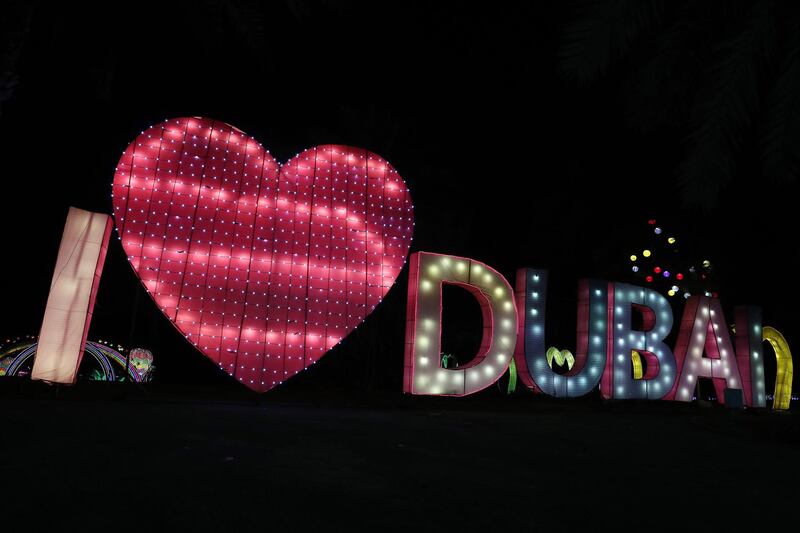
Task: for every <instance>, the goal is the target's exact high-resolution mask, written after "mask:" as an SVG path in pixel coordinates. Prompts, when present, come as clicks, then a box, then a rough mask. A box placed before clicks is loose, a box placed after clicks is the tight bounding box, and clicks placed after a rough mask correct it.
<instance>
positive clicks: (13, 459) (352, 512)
mask: <svg viewBox="0 0 800 533" xmlns="http://www.w3.org/2000/svg"><path fill="white" fill-rule="evenodd" d="M119 390H120V389H114V390H113V391H112V389H110V388H104V389H103V388H101V389H97V390H92V389H86V388H83V389H81V388H80V387H78V388H76V389H71V390H66V391H64V390H62V391H60V392H59V393H58V395H56V394H55V392H54V391H53V390H46V389H43V388H26V387H18V386H13V387H8V386H3V387H0V402H2V404H3V410H2V413H3V417H2V420H3V422H2V438H0V452H1V453H0V488H2V489H3V490H2V494H3V502H4V504H3V506H2V509H3V515H4V517H3V518H2V519H0V524H2V526H0V528H1V529H0V530H2V531H29V530H48V531H76V530H81V529H105V530H108V531H117V530H123V529H124V530H169V531H178V530H180V531H197V530H204V531H240V530H247V531H256V530H257V531H276V530H279V531H281V530H283V531H285V530H298V531H300V530H302V531H354V530H369V531H387V530H389V531H401V530H403V531H417V530H423V531H442V532H457V531H553V530H571V531H585V530H587V529H589V528H592V529H595V530H603V531H607V530H609V529H608V528H609V527H611V529H610V530H611V531H613V530H615V529H617V528H621V529H625V530H640V531H646V530H649V529H657V530H664V529H676V528H678V529H679V530H681V531H683V530H687V529H695V527H697V528H700V529H705V530H707V531H725V530H729V531H734V530H736V531H740V530H742V528H749V527H754V526H765V527H766V526H770V525H775V524H777V523H778V520H779V519H780V518H784V516H785V515H784V513H787V514H788V520H789V524H788V527H789V528H790V529H794V528H796V527H797V519H796V518H795V512H796V510H797V508H798V504H800V483H799V479H798V478H799V476H800V465H799V464H798V458H799V457H798V452H799V451H800V424H798V418H797V416H796V413H793V412H788V413H773V412H770V411H759V412H755V411H733V410H729V409H726V408H723V407H718V406H708V405H698V404H693V405H676V404H669V403H666V402H651V403H603V402H600V401H599V400H584V401H555V400H551V399H545V398H541V397H535V396H533V395H528V394H526V395H521V396H518V397H514V398H504V397H499V396H498V397H483V398H475V399H472V398H466V399H457V398H414V397H408V396H402V395H383V396H377V395H373V396H362V397H358V398H354V397H352V396H341V395H327V396H324V395H317V396H316V397H313V398H311V399H309V398H302V397H299V396H291V395H286V394H283V395H282V394H274V395H272V396H270V395H269V394H268V395H266V396H264V397H263V398H261V399H259V400H255V399H250V400H248V399H247V398H246V397H220V396H218V395H217V396H215V395H213V394H204V393H199V392H198V391H196V390H189V389H186V390H177V389H173V390H168V391H165V390H146V391H145V390H142V389H135V390H134V389H127V391H125V392H124V393H120V392H119ZM109 391H111V392H109ZM765 531H766V529H765Z"/></svg>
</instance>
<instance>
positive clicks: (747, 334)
mask: <svg viewBox="0 0 800 533" xmlns="http://www.w3.org/2000/svg"><path fill="white" fill-rule="evenodd" d="M735 317H736V329H735V333H736V337H735V341H736V364H737V366H738V367H739V376H740V377H741V378H742V389H743V392H744V403H745V405H746V406H748V407H766V405H767V397H766V393H765V388H766V386H765V383H764V353H763V351H762V347H761V345H762V343H763V340H762V337H761V329H762V328H761V308H760V307H751V306H740V307H737V308H736V309H735Z"/></svg>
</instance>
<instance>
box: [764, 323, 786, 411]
mask: <svg viewBox="0 0 800 533" xmlns="http://www.w3.org/2000/svg"><path fill="white" fill-rule="evenodd" d="M763 335H764V340H765V341H767V342H769V344H770V346H772V349H773V350H774V351H775V358H776V360H777V372H776V375H775V399H774V400H773V401H772V408H773V409H788V408H789V402H790V401H791V400H792V378H793V376H794V368H793V366H794V365H793V363H792V352H791V350H789V344H788V343H787V342H786V339H785V338H784V337H783V335H781V332H780V331H778V330H777V329H775V328H773V327H770V326H766V327H765V328H764V334H763Z"/></svg>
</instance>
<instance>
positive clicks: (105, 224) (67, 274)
mask: <svg viewBox="0 0 800 533" xmlns="http://www.w3.org/2000/svg"><path fill="white" fill-rule="evenodd" d="M110 236H111V217H109V216H108V215H103V214H101V213H91V212H89V211H84V210H82V209H76V208H74V207H71V208H70V209H69V214H68V215H67V223H66V225H65V226H64V235H63V236H62V238H61V246H60V247H59V249H58V259H57V260H56V268H55V272H54V273H53V281H52V282H51V283H50V295H49V296H48V297H47V308H46V309H45V313H44V320H43V322H42V330H41V333H40V334H39V348H38V350H37V352H36V359H35V360H34V363H33V371H32V372H31V379H39V380H42V381H48V382H51V383H74V382H75V378H76V375H77V373H78V366H79V365H80V363H81V356H82V354H83V346H84V344H85V343H86V336H87V334H88V333H89V323H90V322H91V318H92V309H93V308H94V301H95V296H96V295H97V287H98V285H99V283H100V274H101V273H102V271H103V262H104V261H105V258H106V250H107V249H108V239H109V237H110Z"/></svg>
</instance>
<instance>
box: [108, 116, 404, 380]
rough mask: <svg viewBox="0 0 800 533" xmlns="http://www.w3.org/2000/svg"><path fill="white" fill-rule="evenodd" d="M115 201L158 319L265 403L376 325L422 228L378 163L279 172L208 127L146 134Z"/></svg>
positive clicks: (230, 131)
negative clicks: (363, 326) (370, 322)
mask: <svg viewBox="0 0 800 533" xmlns="http://www.w3.org/2000/svg"><path fill="white" fill-rule="evenodd" d="M112 196H113V205H114V218H115V221H116V225H117V230H118V234H119V237H120V239H121V240H122V247H123V249H124V250H125V253H126V254H127V256H128V260H129V261H130V263H131V266H132V267H133V269H134V271H135V272H136V274H137V276H139V279H140V280H141V282H142V284H143V285H144V286H145V288H146V289H147V291H148V293H150V295H151V296H152V298H153V299H154V300H155V302H156V304H157V305H158V307H159V308H160V309H161V311H162V312H163V313H164V315H165V316H166V317H167V318H168V319H169V320H170V321H171V322H172V323H173V325H174V326H175V327H176V328H177V329H178V330H179V331H180V332H181V333H182V334H183V335H184V336H185V337H186V338H187V339H188V340H189V341H190V342H191V343H192V344H193V345H194V346H195V347H197V349H198V350H199V351H200V352H202V353H203V354H204V355H205V356H206V357H208V358H209V359H211V360H212V361H214V362H215V363H216V364H218V365H219V367H220V368H221V369H222V370H224V371H225V372H227V373H228V374H230V375H231V376H233V377H235V379H237V380H238V381H239V382H241V383H242V384H244V385H246V386H247V387H249V388H251V389H253V390H255V391H258V392H264V391H267V390H269V389H271V388H272V387H274V386H276V385H277V384H279V383H281V382H283V381H284V380H286V379H287V378H289V377H291V376H292V375H294V374H296V373H297V372H299V371H300V370H302V369H304V368H306V367H308V366H309V365H311V364H312V363H314V362H316V361H317V360H319V358H321V357H322V356H323V355H324V354H325V353H326V352H327V351H328V350H329V349H331V348H332V347H334V346H336V345H337V344H338V343H339V342H341V340H342V339H343V338H344V337H345V336H346V335H347V334H348V333H349V332H350V331H352V330H353V329H354V328H355V327H357V326H358V325H359V324H360V323H361V322H362V321H363V320H364V319H365V318H366V316H367V315H368V314H369V313H370V312H371V311H372V310H373V309H374V308H375V306H376V305H377V304H378V303H379V302H380V301H381V299H382V298H383V297H384V296H385V295H386V293H387V291H388V290H389V288H390V287H391V286H392V284H393V283H394V281H395V279H396V278H397V275H398V274H399V273H400V270H401V269H402V267H403V265H404V263H405V259H406V255H407V253H408V249H409V246H410V244H411V237H412V233H413V225H414V217H413V206H412V203H411V197H410V195H409V191H408V188H407V187H406V184H405V182H404V181H403V179H402V178H401V177H400V176H399V175H398V174H397V172H396V171H395V170H394V168H392V166H391V165H390V164H389V163H388V162H387V161H385V160H384V159H383V158H381V157H380V156H378V155H377V154H374V153H372V152H369V151H367V150H364V149H361V148H351V147H347V146H339V145H325V146H318V147H316V148H310V149H308V150H305V151H303V152H302V153H300V154H298V155H297V156H295V157H294V158H292V159H291V160H290V161H289V162H287V163H286V164H284V165H280V164H278V162H277V161H276V160H275V159H273V157H272V156H271V155H270V154H269V152H267V151H266V150H265V149H264V147H263V146H261V145H260V144H259V143H258V142H256V141H255V140H254V139H253V138H251V137H249V136H247V135H246V134H244V133H243V132H242V131H240V130H238V129H236V128H234V127H233V126H230V125H229V124H225V123H223V122H219V121H214V120H211V119H208V118H201V117H194V118H178V119H171V120H168V121H166V122H163V123H161V124H156V125H155V126H152V127H150V128H149V129H147V130H146V131H144V132H142V134H141V135H139V136H138V137H137V138H136V139H135V140H134V141H133V142H132V143H131V144H130V145H129V146H128V148H127V149H126V150H125V152H124V153H123V154H122V157H121V159H120V161H119V164H118V165H117V171H116V174H115V176H114V183H113V192H112Z"/></svg>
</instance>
